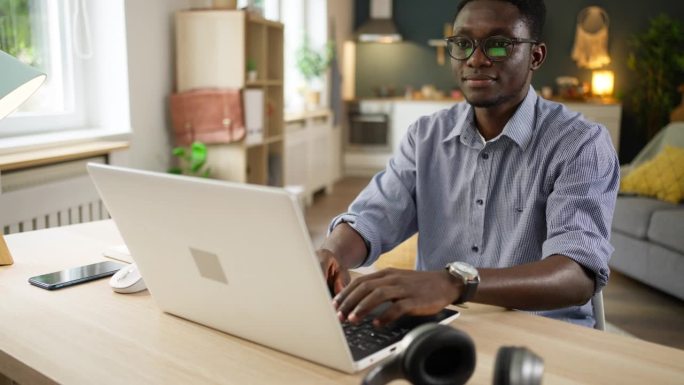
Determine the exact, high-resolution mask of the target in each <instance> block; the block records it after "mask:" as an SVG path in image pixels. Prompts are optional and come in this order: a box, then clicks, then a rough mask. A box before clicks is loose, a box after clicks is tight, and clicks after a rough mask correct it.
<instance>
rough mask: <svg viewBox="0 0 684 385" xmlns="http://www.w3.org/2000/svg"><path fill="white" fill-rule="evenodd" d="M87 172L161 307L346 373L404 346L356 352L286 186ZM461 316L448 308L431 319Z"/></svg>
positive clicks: (92, 167) (115, 170) (107, 169)
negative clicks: (350, 346)
mask: <svg viewBox="0 0 684 385" xmlns="http://www.w3.org/2000/svg"><path fill="white" fill-rule="evenodd" d="M88 171H89V173H90V175H91V177H92V178H93V180H94V182H95V185H96V187H97V189H98V191H99V193H100V196H101V197H102V200H103V201H104V203H105V205H106V206H107V209H108V210H109V213H110V214H111V216H112V218H113V219H114V221H115V222H116V224H117V227H118V229H119V231H120V232H121V235H122V236H123V239H124V240H125V242H126V245H127V246H128V249H129V250H130V252H131V255H132V257H133V259H134V260H135V262H136V263H137V265H138V269H139V270H140V273H141V274H142V276H143V277H144V279H145V283H146V285H147V287H148V289H149V290H150V293H151V295H152V297H153V298H154V300H155V302H156V303H157V304H158V306H159V307H160V308H161V309H162V310H163V311H165V312H167V313H171V314H174V315H177V316H180V317H182V318H185V319H188V320H191V321H194V322H197V323H200V324H203V325H206V326H209V327H212V328H215V329H218V330H221V331H224V332H226V333H229V334H232V335H235V336H238V337H241V338H244V339H247V340H250V341H254V342H256V343H259V344H262V345H265V346H268V347H271V348H274V349H277V350H281V351H283V352H286V353H290V354H292V355H296V356H299V357H301V358H304V359H308V360H310V361H313V362H316V363H319V364H322V365H326V366H329V367H332V368H335V369H338V370H342V371H345V372H348V373H352V372H355V371H358V370H361V369H364V368H366V367H368V366H370V365H371V364H373V363H375V362H377V361H379V360H382V359H383V358H385V357H387V356H389V355H391V354H392V353H393V352H394V351H395V350H396V349H397V348H398V343H395V344H393V345H390V346H387V347H385V348H383V349H382V350H380V351H378V352H375V353H373V354H370V355H368V356H365V357H359V358H358V359H357V360H354V359H353V356H352V353H351V351H350V349H349V346H348V344H347V341H346V339H345V336H344V333H343V331H342V327H341V324H340V322H339V320H338V319H337V316H336V314H335V311H334V310H333V307H332V304H331V302H332V298H331V297H330V294H329V291H328V287H327V284H326V282H325V279H324V277H323V274H322V272H321V270H320V266H319V263H318V259H317V258H316V255H315V250H314V248H313V246H312V243H311V239H310V237H309V233H308V230H307V227H306V224H305V221H304V217H303V215H302V213H301V210H300V208H299V205H298V204H297V202H296V198H295V197H294V196H292V195H290V194H289V193H288V192H287V191H286V190H284V189H282V188H275V187H265V186H256V185H247V184H241V183H232V182H225V181H217V180H212V179H202V178H193V177H185V176H178V175H171V174H162V173H155V172H149V171H141V170H134V169H127V168H121V167H113V166H106V165H102V164H94V163H90V164H88ZM457 316H458V312H455V311H451V310H446V309H445V310H444V311H443V312H442V313H440V315H439V316H438V318H436V319H434V320H433V321H432V322H437V321H439V322H440V323H449V322H450V321H452V320H453V319H455V318H456V317H457ZM416 326H417V325H416Z"/></svg>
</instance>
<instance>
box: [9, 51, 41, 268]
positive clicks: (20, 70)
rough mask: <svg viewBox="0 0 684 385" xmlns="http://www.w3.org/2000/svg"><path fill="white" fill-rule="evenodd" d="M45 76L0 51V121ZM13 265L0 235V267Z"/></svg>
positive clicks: (39, 83) (24, 98) (31, 92)
mask: <svg viewBox="0 0 684 385" xmlns="http://www.w3.org/2000/svg"><path fill="white" fill-rule="evenodd" d="M45 78H46V76H45V74H44V73H42V72H40V71H38V70H36V69H35V68H33V67H30V66H28V65H26V64H24V63H22V62H20V61H19V60H17V59H15V58H14V57H12V56H11V55H9V54H7V53H5V52H4V51H0V119H2V118H4V117H5V116H7V115H9V114H10V113H11V112H12V111H14V110H16V109H17V107H19V106H20V105H21V104H22V103H24V102H25V101H26V100H27V99H28V98H30V97H31V95H33V93H34V92H36V90H37V89H38V88H39V87H40V86H41V85H42V84H43V82H44V81H45ZM12 263H14V260H13V259H12V255H11V254H10V252H9V249H7V244H6V243H5V239H4V238H3V236H2V233H0V266H4V265H11V264H12Z"/></svg>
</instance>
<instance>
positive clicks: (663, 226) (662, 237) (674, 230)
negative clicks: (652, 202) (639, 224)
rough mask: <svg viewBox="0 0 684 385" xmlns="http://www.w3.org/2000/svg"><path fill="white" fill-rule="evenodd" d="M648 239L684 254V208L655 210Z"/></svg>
mask: <svg viewBox="0 0 684 385" xmlns="http://www.w3.org/2000/svg"><path fill="white" fill-rule="evenodd" d="M648 239H649V240H651V241H652V242H654V243H658V244H660V245H662V246H664V247H667V248H670V249H672V250H675V251H678V252H680V253H682V254H684V209H682V210H658V211H656V212H654V213H653V216H651V225H650V226H649V227H648Z"/></svg>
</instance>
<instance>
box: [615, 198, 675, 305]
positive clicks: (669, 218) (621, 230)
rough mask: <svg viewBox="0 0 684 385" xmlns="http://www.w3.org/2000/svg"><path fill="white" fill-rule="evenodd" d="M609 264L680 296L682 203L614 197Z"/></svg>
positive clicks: (628, 274)
mask: <svg viewBox="0 0 684 385" xmlns="http://www.w3.org/2000/svg"><path fill="white" fill-rule="evenodd" d="M611 243H612V244H613V246H614V247H615V252H614V253H613V256H612V257H611V259H610V262H609V265H610V267H611V268H612V269H615V270H617V271H619V272H621V273H623V274H625V275H627V276H629V277H632V278H634V279H636V280H638V281H641V282H643V283H645V284H647V285H649V286H652V287H655V288H657V289H660V290H662V291H664V292H666V293H668V294H671V295H673V296H675V297H678V298H680V299H682V300H684V205H682V204H672V203H668V202H663V201H660V200H657V199H653V198H643V197H630V196H622V197H618V199H617V202H616V204H615V214H614V216H613V228H612V234H611Z"/></svg>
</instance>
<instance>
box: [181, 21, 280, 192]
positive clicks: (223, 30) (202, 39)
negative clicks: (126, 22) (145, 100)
mask: <svg viewBox="0 0 684 385" xmlns="http://www.w3.org/2000/svg"><path fill="white" fill-rule="evenodd" d="M247 63H250V67H251V66H253V67H254V68H255V69H256V71H248V70H247V67H248V66H247ZM250 69H251V68H250ZM249 72H255V73H254V75H256V76H253V75H250V74H249ZM176 80H177V84H178V91H179V92H183V91H188V90H192V89H198V88H239V89H242V90H243V91H244V90H245V89H250V90H260V91H261V93H262V95H263V97H262V98H258V100H261V101H262V102H261V103H263V105H260V104H261V103H257V104H259V106H258V108H255V109H253V111H259V112H258V113H259V114H261V115H259V116H261V117H262V119H258V120H260V121H261V122H262V123H261V124H262V125H263V127H261V129H262V132H263V135H262V136H261V135H260V136H259V139H258V140H253V141H249V142H247V141H245V140H242V141H239V142H235V143H229V144H211V145H209V146H208V150H209V152H208V156H207V163H208V165H209V167H211V169H212V175H213V176H214V177H215V178H218V179H225V180H231V181H236V182H247V183H254V184H268V185H274V186H282V185H283V179H284V176H283V172H284V171H283V163H284V162H283V156H284V151H285V149H284V133H283V127H284V121H283V24H281V23H278V22H274V21H270V20H266V19H264V18H262V17H260V16H258V15H255V14H252V13H249V12H246V11H232V10H206V11H180V12H177V13H176ZM243 94H244V92H243ZM246 110H247V109H246ZM248 128H249V127H248Z"/></svg>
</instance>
